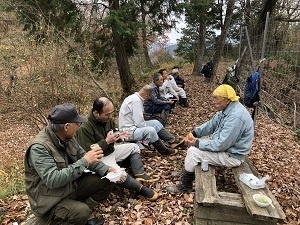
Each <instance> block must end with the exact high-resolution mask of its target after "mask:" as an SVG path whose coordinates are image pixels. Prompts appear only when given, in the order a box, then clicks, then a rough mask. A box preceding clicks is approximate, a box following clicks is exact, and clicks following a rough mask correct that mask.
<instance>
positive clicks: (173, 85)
mask: <svg viewBox="0 0 300 225" xmlns="http://www.w3.org/2000/svg"><path fill="white" fill-rule="evenodd" d="M178 73H179V71H178V69H172V71H171V73H170V74H168V78H167V79H168V80H169V84H171V88H172V89H173V90H174V91H175V92H176V94H177V96H179V105H181V106H182V107H188V106H189V104H188V100H187V97H186V93H185V90H184V89H183V88H181V87H178V85H177V83H176V81H175V78H174V77H173V74H178Z"/></svg>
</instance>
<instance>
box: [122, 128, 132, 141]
mask: <svg viewBox="0 0 300 225" xmlns="http://www.w3.org/2000/svg"><path fill="white" fill-rule="evenodd" d="M130 137H131V133H130V132H128V131H127V130H123V131H122V133H121V134H120V137H119V138H120V139H121V140H122V141H125V140H127V139H128V138H130Z"/></svg>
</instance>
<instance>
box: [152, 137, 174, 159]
mask: <svg viewBox="0 0 300 225" xmlns="http://www.w3.org/2000/svg"><path fill="white" fill-rule="evenodd" d="M152 145H153V146H154V148H155V149H156V150H157V151H158V152H159V153H160V154H162V155H176V154H177V153H178V150H177V149H173V148H167V147H166V146H165V145H164V144H163V143H162V142H161V140H159V139H158V140H157V141H156V142H153V143H152Z"/></svg>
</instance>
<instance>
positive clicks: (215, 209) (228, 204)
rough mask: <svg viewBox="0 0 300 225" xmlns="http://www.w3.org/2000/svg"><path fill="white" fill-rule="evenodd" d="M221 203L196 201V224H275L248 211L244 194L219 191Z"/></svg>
mask: <svg viewBox="0 0 300 225" xmlns="http://www.w3.org/2000/svg"><path fill="white" fill-rule="evenodd" d="M219 196H220V202H221V203H222V204H219V205H210V206H204V205H202V204H200V203H197V202H196V201H195V209H194V210H195V212H194V217H195V223H196V224H209V225H211V224H214V225H229V224H252V225H275V224H276V223H274V222H269V221H261V220H257V219H254V218H253V217H252V216H251V215H249V213H248V212H247V210H246V208H245V206H244V204H243V200H242V196H241V195H240V194H236V193H227V192H219Z"/></svg>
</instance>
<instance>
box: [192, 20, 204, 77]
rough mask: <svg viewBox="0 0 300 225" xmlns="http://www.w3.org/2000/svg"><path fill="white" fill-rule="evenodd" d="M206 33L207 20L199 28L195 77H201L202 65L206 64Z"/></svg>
mask: <svg viewBox="0 0 300 225" xmlns="http://www.w3.org/2000/svg"><path fill="white" fill-rule="evenodd" d="M200 16H201V15H200ZM205 33H206V20H205V19H204V20H203V22H202V23H200V26H199V35H198V40H197V49H196V56H195V62H194V68H193V72H192V74H193V75H200V71H201V67H202V64H203V63H204V51H205Z"/></svg>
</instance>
